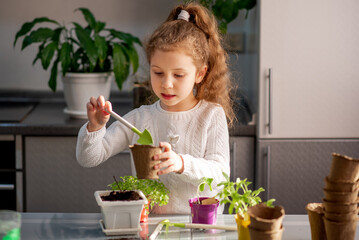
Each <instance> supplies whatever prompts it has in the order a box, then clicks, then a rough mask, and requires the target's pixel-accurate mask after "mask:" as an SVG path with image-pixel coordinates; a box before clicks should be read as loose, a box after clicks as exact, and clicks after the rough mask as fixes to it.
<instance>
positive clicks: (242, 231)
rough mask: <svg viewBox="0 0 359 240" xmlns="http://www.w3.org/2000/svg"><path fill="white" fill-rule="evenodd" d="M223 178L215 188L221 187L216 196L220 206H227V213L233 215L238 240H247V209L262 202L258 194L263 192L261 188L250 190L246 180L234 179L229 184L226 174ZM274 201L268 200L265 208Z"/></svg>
mask: <svg viewBox="0 0 359 240" xmlns="http://www.w3.org/2000/svg"><path fill="white" fill-rule="evenodd" d="M222 174H223V176H224V177H225V181H222V182H220V183H219V184H218V185H217V186H218V187H223V188H222V190H221V191H220V192H219V193H218V194H217V197H218V198H219V199H220V202H221V204H229V208H228V212H229V214H232V213H233V212H234V213H235V214H236V215H235V220H236V222H237V227H238V239H240V240H249V239H250V236H249V229H248V226H249V224H250V222H251V221H250V217H249V215H248V212H247V211H248V208H249V207H251V206H255V205H257V204H258V203H260V202H262V200H261V198H260V197H259V194H260V193H261V192H263V191H264V189H263V188H259V189H257V190H254V191H252V190H250V189H249V188H248V186H249V185H250V184H251V182H248V181H247V179H244V180H241V179H240V178H237V179H236V182H231V181H230V178H229V176H228V175H227V174H226V173H224V172H223V173H222ZM274 201H275V200H274V199H270V200H268V201H267V202H266V205H267V206H272V204H273V202H274Z"/></svg>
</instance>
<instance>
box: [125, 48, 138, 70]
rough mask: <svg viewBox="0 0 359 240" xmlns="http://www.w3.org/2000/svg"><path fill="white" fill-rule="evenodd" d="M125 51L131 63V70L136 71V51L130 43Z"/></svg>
mask: <svg viewBox="0 0 359 240" xmlns="http://www.w3.org/2000/svg"><path fill="white" fill-rule="evenodd" d="M126 52H127V54H128V56H129V59H130V62H131V64H132V71H133V73H136V72H137V69H138V66H139V60H138V54H137V51H136V49H135V48H134V47H133V45H132V46H130V47H129V48H128V49H127V51H126Z"/></svg>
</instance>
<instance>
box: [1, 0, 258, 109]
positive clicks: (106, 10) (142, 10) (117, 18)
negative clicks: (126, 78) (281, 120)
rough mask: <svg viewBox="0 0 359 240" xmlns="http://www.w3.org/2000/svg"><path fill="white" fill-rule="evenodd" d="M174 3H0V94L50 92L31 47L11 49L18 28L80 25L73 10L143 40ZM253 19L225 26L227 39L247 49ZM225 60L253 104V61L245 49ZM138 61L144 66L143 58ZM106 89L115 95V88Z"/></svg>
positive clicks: (157, 0) (163, 0)
mask: <svg viewBox="0 0 359 240" xmlns="http://www.w3.org/2000/svg"><path fill="white" fill-rule="evenodd" d="M179 2H180V1H179V0H151V1H149V0H131V1H129V0H104V1H97V0H76V1H74V0H27V1H26V0H12V1H8V0H0V6H1V7H0V52H1V54H0V72H1V77H0V90H20V91H32V90H35V91H50V89H49V88H48V85H47V81H48V78H49V76H50V69H49V70H48V71H44V70H43V69H42V67H41V63H40V61H38V62H37V63H36V64H35V65H34V66H33V65H32V61H33V59H34V58H35V56H36V52H37V46H35V45H34V46H29V47H28V48H26V49H25V50H24V51H21V50H20V49H21V43H22V38H21V39H20V41H18V43H17V45H16V47H15V48H13V41H14V37H15V34H16V32H17V31H18V30H19V29H20V27H21V26H22V24H23V23H24V22H27V21H32V20H33V19H34V18H36V17H41V16H47V17H49V18H51V19H54V20H57V21H59V22H60V23H65V24H68V23H71V21H76V22H80V23H83V24H85V21H84V20H83V16H82V14H81V12H74V9H76V8H78V7H87V8H89V9H90V10H91V11H92V12H93V14H94V15H95V17H96V19H97V20H101V21H104V22H107V26H108V27H111V28H115V29H118V30H121V31H124V32H129V33H131V34H133V35H135V36H138V37H139V38H140V39H144V38H145V37H146V36H147V35H149V34H150V33H151V32H152V31H153V30H154V29H155V27H157V26H158V25H159V24H160V23H161V22H162V21H164V20H165V18H166V17H167V15H168V13H169V11H170V9H171V8H172V7H173V6H174V5H176V4H178V3H179ZM255 16H256V9H254V10H251V12H250V14H249V18H248V19H247V20H244V13H241V14H240V15H239V16H238V18H237V19H236V20H235V21H234V22H233V23H231V24H229V26H228V32H229V33H238V32H246V33H245V35H244V36H245V38H244V40H245V47H247V48H248V47H250V45H249V44H248V40H249V38H252V40H251V41H252V42H253V39H256V38H255V34H253V31H256V29H255V28H253V26H255V24H256V23H255V22H256V17H255ZM253 36H254V38H253ZM230 56H231V61H230V63H231V69H232V70H233V76H234V77H235V79H236V81H237V82H238V83H239V84H240V88H241V89H242V90H243V91H244V92H245V95H247V96H248V97H249V98H250V99H251V101H253V102H255V100H254V99H256V97H255V96H256V91H257V90H256V85H255V82H256V81H255V80H253V79H255V78H253V77H255V76H254V74H255V71H256V68H255V64H253V63H254V61H255V58H254V55H253V54H251V53H249V50H248V49H246V50H245V51H244V52H243V53H240V54H231V55H230ZM140 61H141V63H142V64H143V65H144V66H146V64H147V63H146V61H145V58H144V54H143V52H141V56H140ZM253 67H254V71H253ZM124 87H125V90H129V89H130V87H131V85H130V84H127V85H125V86H124ZM112 89H113V90H116V85H115V84H113V86H112ZM58 90H59V91H61V90H62V84H61V81H58ZM254 105H255V104H254Z"/></svg>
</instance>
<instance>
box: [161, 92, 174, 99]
mask: <svg viewBox="0 0 359 240" xmlns="http://www.w3.org/2000/svg"><path fill="white" fill-rule="evenodd" d="M161 95H162V97H163V98H164V99H166V100H170V99H172V98H174V97H175V96H176V95H171V94H165V93H161Z"/></svg>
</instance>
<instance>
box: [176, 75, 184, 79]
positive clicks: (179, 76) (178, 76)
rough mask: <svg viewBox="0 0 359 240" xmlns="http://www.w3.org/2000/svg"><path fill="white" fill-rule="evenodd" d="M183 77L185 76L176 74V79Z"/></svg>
mask: <svg viewBox="0 0 359 240" xmlns="http://www.w3.org/2000/svg"><path fill="white" fill-rule="evenodd" d="M183 76H184V75H183V74H175V77H177V78H181V77H183Z"/></svg>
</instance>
